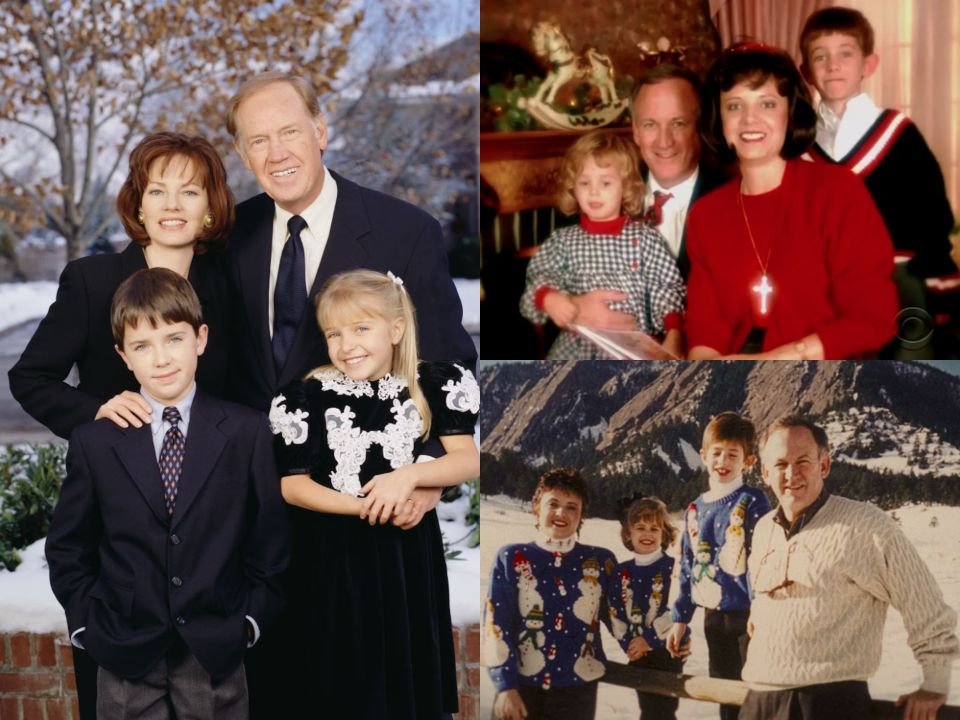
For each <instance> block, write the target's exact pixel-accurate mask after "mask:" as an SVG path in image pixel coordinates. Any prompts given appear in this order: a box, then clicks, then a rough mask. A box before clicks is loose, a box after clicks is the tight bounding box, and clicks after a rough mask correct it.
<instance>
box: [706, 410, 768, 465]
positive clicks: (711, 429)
mask: <svg viewBox="0 0 960 720" xmlns="http://www.w3.org/2000/svg"><path fill="white" fill-rule="evenodd" d="M718 442H735V443H740V446H741V447H742V448H743V455H744V457H746V456H748V455H754V454H755V453H756V451H757V431H756V429H755V428H754V427H753V423H752V422H750V421H749V420H748V419H747V418H745V417H743V416H742V415H738V414H737V413H735V412H722V413H720V414H719V415H717V416H715V417H714V418H713V419H712V420H711V421H710V422H708V423H707V426H706V427H705V428H704V429H703V441H702V442H701V445H700V447H701V449H702V450H704V451H706V449H707V448H708V447H710V446H711V445H713V444H714V443H718Z"/></svg>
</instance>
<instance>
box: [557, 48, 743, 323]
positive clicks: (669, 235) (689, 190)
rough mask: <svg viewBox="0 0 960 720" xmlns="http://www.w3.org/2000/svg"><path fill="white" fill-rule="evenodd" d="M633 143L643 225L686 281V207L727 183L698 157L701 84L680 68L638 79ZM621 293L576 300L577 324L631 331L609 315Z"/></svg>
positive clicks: (623, 319)
mask: <svg viewBox="0 0 960 720" xmlns="http://www.w3.org/2000/svg"><path fill="white" fill-rule="evenodd" d="M630 111H631V115H632V117H633V141H634V142H635V143H636V144H637V147H638V148H640V155H641V157H642V158H643V164H644V165H645V170H646V173H645V176H646V181H647V183H646V195H645V197H644V219H645V220H646V221H647V222H649V223H651V224H652V225H654V226H656V228H657V230H659V231H660V234H661V235H663V237H664V239H665V240H666V241H667V247H668V248H669V250H670V252H671V253H672V254H673V256H674V258H676V260H677V266H678V267H679V268H680V274H681V275H682V276H683V278H684V279H686V278H687V275H688V273H689V272H690V261H689V259H688V258H687V253H686V247H685V239H686V220H687V213H688V212H689V210H690V207H691V206H692V205H693V203H694V202H696V201H697V199H698V198H700V197H702V196H704V195H706V194H707V193H708V192H710V191H711V190H713V189H714V188H716V187H718V186H720V185H721V184H723V183H724V182H725V181H726V179H727V178H726V177H725V176H724V175H723V173H721V172H720V171H719V170H717V169H716V168H714V166H712V165H711V164H709V163H706V162H702V161H701V157H700V138H699V135H698V133H697V121H698V119H699V117H700V79H699V78H698V77H697V76H696V75H695V74H694V73H692V72H691V71H689V70H687V69H686V68H683V67H680V66H678V65H672V64H670V63H662V64H660V65H657V66H656V67H654V68H653V69H651V70H648V71H647V72H646V73H644V74H643V75H641V76H640V79H639V80H637V83H636V85H634V88H633V93H632V95H631V97H630ZM619 299H622V294H621V293H616V292H614V291H609V290H595V291H593V292H591V293H586V294H584V295H580V296H579V297H576V298H574V300H575V301H576V302H577V305H578V314H577V321H578V322H581V323H583V324H585V325H592V326H596V327H607V328H611V329H624V330H629V329H633V327H634V325H635V322H636V320H635V318H634V317H633V316H632V315H630V314H628V313H620V312H615V311H613V310H610V309H609V307H608V305H609V303H610V302H611V301H612V300H619Z"/></svg>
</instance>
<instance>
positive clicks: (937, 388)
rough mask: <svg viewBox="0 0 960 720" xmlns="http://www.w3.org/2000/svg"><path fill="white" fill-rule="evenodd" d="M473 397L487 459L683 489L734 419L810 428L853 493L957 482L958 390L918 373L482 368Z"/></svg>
mask: <svg viewBox="0 0 960 720" xmlns="http://www.w3.org/2000/svg"><path fill="white" fill-rule="evenodd" d="M480 387H481V392H482V395H483V413H482V419H481V423H480V440H481V451H482V452H483V453H485V456H486V459H494V460H503V459H505V458H509V459H510V461H511V462H519V463H523V464H526V465H529V466H531V467H543V466H545V465H550V464H553V465H558V464H567V465H575V466H577V467H580V468H582V469H583V470H585V471H588V472H589V473H590V474H591V476H592V477H595V478H601V479H602V478H623V477H624V476H636V477H639V478H641V479H643V478H646V479H648V480H649V481H650V482H655V483H662V482H663V481H664V479H666V478H673V479H675V480H679V481H681V482H685V481H687V480H690V479H691V478H693V477H695V476H696V475H697V474H698V473H700V471H701V466H700V462H699V458H698V456H697V453H698V450H699V448H700V440H701V433H702V430H703V427H704V426H705V425H706V423H707V422H708V421H709V419H710V418H711V417H712V416H714V415H716V414H717V413H719V412H723V411H725V410H733V411H736V412H739V413H741V414H743V415H746V416H747V417H749V418H750V419H751V420H753V422H754V423H755V425H756V426H757V428H758V430H760V429H762V428H763V427H765V426H766V425H768V424H769V423H770V422H772V421H773V420H774V419H776V418H778V417H780V416H782V415H784V414H787V413H800V414H804V415H809V416H812V417H814V418H815V419H816V420H818V421H819V422H820V423H821V424H822V425H823V426H824V427H825V428H826V430H827V433H828V435H829V437H830V441H831V447H832V450H833V456H834V459H835V461H837V462H836V464H837V465H841V466H842V465H846V466H848V468H851V469H850V470H848V471H847V474H848V475H850V473H854V474H856V476H857V478H856V479H857V481H858V482H859V481H861V480H862V479H863V478H864V477H879V478H884V477H886V478H888V479H889V478H890V477H892V475H894V474H895V475H898V476H913V477H916V478H925V479H928V480H936V481H940V480H956V479H960V422H958V421H957V420H958V418H960V378H957V377H955V376H953V375H950V374H948V373H944V372H942V371H941V370H939V369H937V368H935V367H933V366H930V365H927V364H924V363H909V362H878V361H873V362H755V363H748V362H675V363H643V362H639V363H622V362H604V361H597V362H565V363H564V362H541V363H508V364H502V365H492V366H488V367H485V368H483V370H482V371H481V375H480ZM485 467H486V465H485ZM491 469H492V470H493V471H497V470H498V468H497V467H496V463H493V464H491ZM838 472H839V471H838ZM484 475H486V472H484ZM957 485H960V483H958V484H957Z"/></svg>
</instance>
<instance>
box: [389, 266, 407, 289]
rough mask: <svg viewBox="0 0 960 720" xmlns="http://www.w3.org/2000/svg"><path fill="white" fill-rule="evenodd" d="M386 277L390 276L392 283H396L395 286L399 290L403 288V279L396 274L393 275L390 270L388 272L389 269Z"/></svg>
mask: <svg viewBox="0 0 960 720" xmlns="http://www.w3.org/2000/svg"><path fill="white" fill-rule="evenodd" d="M387 277H388V278H390V279H391V280H393V284H394V285H396V286H397V287H399V288H400V289H401V290H403V289H404V288H403V280H402V279H400V278H398V277H397V276H396V275H394V274H393V273H392V272H390V271H389V270H387Z"/></svg>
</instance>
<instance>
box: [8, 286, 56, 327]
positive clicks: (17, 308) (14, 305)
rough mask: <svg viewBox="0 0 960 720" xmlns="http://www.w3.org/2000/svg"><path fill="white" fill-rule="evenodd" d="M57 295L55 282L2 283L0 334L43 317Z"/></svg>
mask: <svg viewBox="0 0 960 720" xmlns="http://www.w3.org/2000/svg"><path fill="white" fill-rule="evenodd" d="M56 295H57V283H55V282H25V283H0V332H2V331H3V330H6V329H7V328H11V327H13V326H15V325H19V324H20V323H22V322H26V321H27V320H33V319H34V318H38V317H42V316H43V315H44V314H46V312H47V308H49V307H50V303H52V302H53V299H54V297H56Z"/></svg>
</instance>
